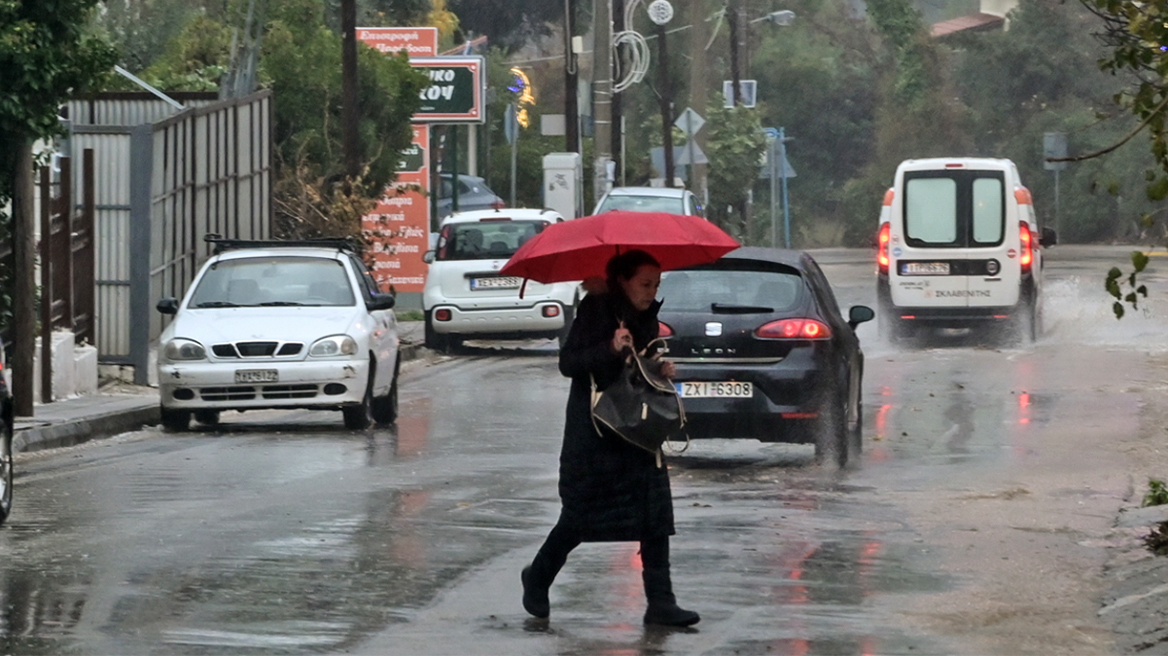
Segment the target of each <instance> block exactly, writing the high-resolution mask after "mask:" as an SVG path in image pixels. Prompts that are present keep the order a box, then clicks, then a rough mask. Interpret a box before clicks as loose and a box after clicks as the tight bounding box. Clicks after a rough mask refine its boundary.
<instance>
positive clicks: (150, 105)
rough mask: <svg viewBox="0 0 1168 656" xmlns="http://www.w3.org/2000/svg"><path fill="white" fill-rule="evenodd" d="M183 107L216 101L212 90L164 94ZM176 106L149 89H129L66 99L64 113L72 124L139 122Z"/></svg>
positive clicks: (159, 117)
mask: <svg viewBox="0 0 1168 656" xmlns="http://www.w3.org/2000/svg"><path fill="white" fill-rule="evenodd" d="M167 95H168V96H170V98H172V99H173V100H176V101H178V102H179V103H180V104H182V105H183V107H185V108H186V109H192V108H196V107H206V106H207V105H212V104H215V103H216V102H219V96H218V94H216V93H213V92H212V93H201V92H189V91H187V92H177V93H175V92H172V93H169V94H167ZM177 111H178V110H177V109H175V107H174V105H171V104H170V103H168V102H166V101H164V100H162V99H161V98H159V97H158V96H155V95H154V94H152V93H147V92H140V91H133V92H125V93H103V94H99V95H97V96H95V97H93V98H80V99H74V100H70V101H69V102H68V103H66V105H65V117H66V118H68V119H69V120H70V121H71V122H72V123H73V125H141V124H143V123H156V122H158V121H161V120H163V119H167V118H170V117H171V116H174V114H175V113H176V112H177Z"/></svg>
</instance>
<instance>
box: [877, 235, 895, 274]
mask: <svg viewBox="0 0 1168 656" xmlns="http://www.w3.org/2000/svg"><path fill="white" fill-rule="evenodd" d="M891 238H892V224H891V223H882V224H881V225H880V234H879V236H877V238H876V248H877V251H876V264H877V265H879V267H880V273H888V262H889V260H888V240H889V239H891Z"/></svg>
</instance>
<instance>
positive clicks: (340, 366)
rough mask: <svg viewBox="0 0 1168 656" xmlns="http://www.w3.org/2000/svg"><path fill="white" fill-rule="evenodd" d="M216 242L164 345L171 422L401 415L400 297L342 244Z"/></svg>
mask: <svg viewBox="0 0 1168 656" xmlns="http://www.w3.org/2000/svg"><path fill="white" fill-rule="evenodd" d="M208 241H210V242H213V243H215V244H216V254H215V255H214V256H213V257H211V259H209V260H208V261H207V262H206V263H205V264H204V265H203V268H202V269H201V270H200V271H199V273H198V275H197V276H195V279H194V281H193V282H192V283H191V286H190V289H188V290H187V293H186V296H185V297H184V298H183V299H182V301H181V302H180V301H179V300H178V299H175V298H173V297H171V298H164V299H162V300H161V301H159V303H158V311H159V312H161V313H163V314H169V315H174V320H173V321H171V322H170V325H168V326H167V327H166V329H165V330H164V331H163V332H162V336H161V339H160V342H159V348H158V383H159V392H160V396H161V404H162V425H163V427H164V428H165V429H167V430H170V431H182V430H186V429H187V428H188V427H189V425H190V420H191V417H192V416H193V417H194V419H195V420H196V421H198V422H199V423H201V424H207V425H214V424H216V423H218V422H219V413H220V411H222V410H240V411H242V410H252V409H258V408H309V409H315V410H340V411H341V412H342V413H343V414H344V420H345V426H346V427H347V428H350V429H363V428H366V427H368V426H369V425H370V424H372V423H374V422H377V423H379V424H385V423H390V422H393V421H394V420H395V419H396V418H397V388H398V384H397V380H398V369H399V366H400V362H399V351H398V347H399V342H398V334H397V318H396V316H395V315H394V313H393V309H392V308H393V306H394V297H393V296H392V295H391V294H382V293H380V290H379V289H378V286H377V282H376V281H375V280H374V279H373V276H372V275H371V274H370V273H369V270H368V268H367V267H366V266H365V264H364V262H362V260H361V258H360V257H359V256H358V255H357V254H356V253H355V252H353V251H352V250H351V249H350V248H349V247H348V246H347V245H346V242H344V241H343V240H313V241H305V242H275V241H263V242H253V241H235V240H219V239H215V238H214V237H213V236H212V237H209V238H208Z"/></svg>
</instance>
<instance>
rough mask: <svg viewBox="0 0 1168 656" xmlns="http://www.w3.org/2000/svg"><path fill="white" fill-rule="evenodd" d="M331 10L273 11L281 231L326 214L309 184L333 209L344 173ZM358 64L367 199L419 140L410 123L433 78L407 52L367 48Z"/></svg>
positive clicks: (267, 46) (270, 49) (308, 0)
mask: <svg viewBox="0 0 1168 656" xmlns="http://www.w3.org/2000/svg"><path fill="white" fill-rule="evenodd" d="M324 9H325V7H324V2H323V0H283V1H282V2H280V3H277V4H275V6H273V7H272V8H271V9H270V11H269V14H268V17H269V19H270V22H269V25H268V31H267V34H266V36H265V38H264V42H263V57H262V60H261V68H262V72H263V74H264V76H265V78H266V79H267V80H269V81H270V85H271V88H272V92H273V103H274V110H275V111H274V113H275V120H274V122H275V125H274V127H273V135H274V139H275V147H276V152H277V159H278V161H279V162H280V165H281V172H280V176H281V178H282V181H283V182H284V184H280V183H277V189H276V190H277V195H278V198H277V207H278V208H280V211H279V212H278V214H280V215H281V219H282V221H281V226H278V227H279V228H280V229H281V230H289V229H291V228H290V227H291V226H293V225H295V224H296V220H297V219H305V220H306V219H307V217H308V216H309V215H310V214H311V212H310V210H309V206H313V207H315V208H316V209H318V210H319V209H320V207H321V203H319V202H317V201H315V200H312V199H311V194H308V195H306V194H305V191H306V190H305V185H310V186H313V187H315V193H316V194H317V195H319V196H320V198H321V201H322V202H323V205H324V206H330V205H332V202H331V201H330V198H331V196H332V194H333V193H334V190H335V187H336V185H337V183H339V182H340V181H341V180H342V178H343V175H344V165H343V159H344V157H343V151H342V148H341V145H340V144H341V141H342V134H341V130H342V122H341V114H342V105H341V37H340V35H339V34H337V33H335V32H333V31H332V30H330V29H328V27H326V26H325V23H324ZM357 67H358V85H359V86H358V103H359V106H360V109H361V118H360V125H359V127H358V131H359V134H360V137H359V142H360V144H361V148H362V152H361V161H362V163H363V166H364V171H365V172H364V174H363V176H362V180H361V190H360V192H359V194H360V195H363V196H364V197H366V198H368V199H376V198H378V197H380V195H381V193H382V191H383V190H384V189H385V186H386V185H387V184H388V183H389V182H390V180H392V178H393V176H394V175H395V173H396V170H397V165H398V162H399V160H400V153H401V151H402V150H404V149H406V148H408V147H409V144H410V142H411V140H412V138H413V132H412V128H411V124H410V118H411V117H412V116H413V113H414V112H415V111H416V110H417V109H418V107H419V106H420V104H421V100H420V98H419V95H418V94H419V93H420V92H421V90H422V89H423V88H425V86H426V85H427V84H428V80H427V78H426V76H425V75H424V74H422V73H418V72H416V71H414V70H413V69H411V68H410V66H409V62H408V59H407V58H406V56H405V55H399V56H396V57H388V56H386V55H383V54H381V53H379V52H377V51H375V50H373V49H372V48H368V47H362V46H359V53H358V61H357ZM334 207H335V206H334ZM354 211H356V210H354ZM354 228H355V226H349V227H348V228H342V229H341V230H342V232H344V231H346V230H352V229H354Z"/></svg>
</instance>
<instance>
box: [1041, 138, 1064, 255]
mask: <svg viewBox="0 0 1168 656" xmlns="http://www.w3.org/2000/svg"><path fill="white" fill-rule="evenodd" d="M1066 156H1067V135H1066V133H1064V132H1047V133H1046V134H1044V135H1042V160H1043V161H1042V168H1044V169H1046V170H1047V171H1054V229H1055V232H1058V231H1059V171H1061V170H1063V169H1065V168H1067V163H1066V162H1048V161H1046V160H1047V159H1050V158H1052V157H1053V158H1066Z"/></svg>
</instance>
